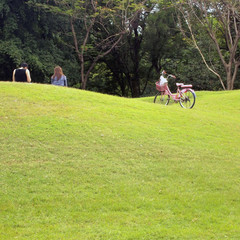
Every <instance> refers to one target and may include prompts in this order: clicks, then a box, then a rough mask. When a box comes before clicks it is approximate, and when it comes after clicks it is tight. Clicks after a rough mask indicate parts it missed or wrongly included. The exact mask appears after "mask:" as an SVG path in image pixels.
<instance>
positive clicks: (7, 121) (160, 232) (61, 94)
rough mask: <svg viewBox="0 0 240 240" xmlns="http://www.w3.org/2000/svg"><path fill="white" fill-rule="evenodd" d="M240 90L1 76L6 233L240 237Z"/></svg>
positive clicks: (1, 232) (155, 239) (1, 197)
mask: <svg viewBox="0 0 240 240" xmlns="http://www.w3.org/2000/svg"><path fill="white" fill-rule="evenodd" d="M239 93H240V92H239V91H226V92H197V103H196V106H195V107H194V109H192V110H184V109H182V108H181V107H180V106H179V105H178V104H174V105H170V106H167V107H166V106H159V105H154V104H153V103H152V102H153V97H151V98H140V99H125V98H120V97H114V96H109V95H106V94H104V95H103V94H96V93H92V92H89V91H81V90H77V89H71V88H62V87H56V86H48V85H40V84H21V83H0V98H1V102H0V128H1V135H0V151H1V155H0V183H1V188H0V210H1V214H0V238H1V240H11V239H20V240H23V239H24V240H25V239H28V240H31V239H39V240H46V239H49V240H50V239H51V240H58V239H69V240H73V239H84V240H85V239H102V240H106V239H112V240H115V239H119V240H120V239H121V240H123V239H151V240H159V239H206V240H207V239H225V238H226V239H238V238H239V236H240V230H239V225H240V205H239V199H240V193H239V187H240V186H239V184H240V183H239V158H240V152H239V142H240V138H239V130H240V121H239V120H240V119H239V110H240V106H239V104H238V103H239V101H240V94H239ZM176 123H177V124H176Z"/></svg>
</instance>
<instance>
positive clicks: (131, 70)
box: [0, 0, 240, 97]
mask: <svg viewBox="0 0 240 240" xmlns="http://www.w3.org/2000/svg"><path fill="white" fill-rule="evenodd" d="M198 2H202V3H203V2H208V1H207V0H205V1H187V2H185V5H184V4H183V3H181V1H178V4H180V6H181V8H180V7H179V5H178V8H177V10H182V13H183V12H185V13H187V8H186V7H188V6H190V5H188V6H187V3H188V4H190V3H193V4H195V5H194V10H195V11H196V12H195V18H196V17H198V18H199V20H200V17H202V16H203V15H204V14H203V13H204V12H203V10H204V9H201V8H200V7H199V6H200V5H198V4H197V3H198ZM209 2H210V1H209ZM212 2H214V3H216V2H218V1H212ZM223 2H224V1H221V4H222V3H223ZM230 2H234V1H230ZM174 3H176V1H174ZM217 6H221V5H220V1H219V4H218V5H217ZM234 6H235V7H236V9H238V10H237V11H235V12H233V11H229V15H227V16H228V18H227V19H226V21H227V20H228V21H229V25H228V28H227V29H228V33H232V34H231V36H230V37H229V36H228V35H226V33H225V34H224V31H223V30H224V26H225V25H224V22H222V19H223V17H222V18H220V17H221V16H222V14H223V13H225V11H223V10H221V8H220V9H218V11H217V10H216V11H215V10H214V11H213V10H212V12H211V18H212V19H211V22H210V23H211V24H213V25H211V26H212V28H214V29H215V30H214V34H215V35H214V36H215V38H216V41H215V42H214V41H211V40H213V37H212V38H211V35H210V38H209V37H208V36H209V32H206V31H205V29H204V27H206V24H207V22H206V24H205V25H203V26H201V24H200V23H203V22H200V23H199V24H195V25H194V26H193V25H191V26H193V27H192V30H195V29H196V30H197V31H195V32H193V33H194V35H193V36H194V40H195V41H196V42H195V43H196V45H197V46H198V47H199V49H200V50H201V52H200V53H199V51H198V50H196V48H195V47H196V46H195V45H194V44H192V45H189V41H188V39H191V40H192V38H191V34H190V33H191V32H189V28H188V26H187V24H186V23H190V20H192V19H190V18H189V21H185V22H183V21H181V22H179V20H181V19H182V20H184V17H186V16H185V15H180V14H178V13H179V12H178V11H176V8H175V4H172V1H171V0H162V1H160V0H156V1H150V0H145V1H144V0H135V1H132V0H130V1H124V0H117V1H92V0H91V1H80V0H74V1H72V0H71V1H68V0H66V1H59V0H54V1H42V0H32V1H30V0H28V1H25V0H18V1H10V0H2V1H1V3H0V36H1V37H0V80H11V76H12V71H13V69H14V68H16V67H18V66H19V65H20V63H21V62H22V61H26V62H28V64H29V67H30V71H31V75H32V80H33V82H39V83H50V77H51V75H52V73H53V68H54V67H55V66H56V65H60V66H61V67H62V68H63V70H64V73H65V74H66V75H67V77H68V82H69V86H72V87H77V88H83V89H88V90H94V91H99V92H104V93H109V94H116V95H120V96H131V97H139V96H144V95H151V94H153V93H154V92H155V86H154V83H155V82H156V81H157V79H158V78H159V73H160V72H161V70H163V69H166V70H167V71H168V72H171V73H174V74H175V75H177V76H178V79H177V80H178V81H183V82H186V83H191V84H193V85H194V88H195V89H200V90H202V89H206V90H218V89H222V88H223V86H227V88H228V89H234V88H239V87H240V80H239V75H240V74H239V68H238V67H239V63H238V61H239V58H240V54H239V53H240V50H239V48H240V43H239V38H238V36H239V32H240V31H239V32H238V30H239V25H240V21H239V8H237V7H239V5H234ZM192 7H193V6H192ZM184 8H185V9H184ZM212 9H213V8H212ZM187 16H188V17H190V15H187ZM223 16H226V14H225V15H224V14H223ZM209 19H210V18H208V20H209ZM179 23H181V24H179ZM196 27H197V28H196ZM182 33H184V34H182ZM226 41H227V42H226ZM216 42H217V43H218V45H217V48H216ZM233 45H234V46H235V47H234V49H233ZM231 46H232V48H231ZM218 47H219V51H220V53H221V54H222V56H221V55H220V54H219V51H218ZM233 50H234V51H233ZM232 53H234V54H232ZM201 54H202V55H203V56H205V58H202V56H201ZM206 56H207V57H206ZM206 63H207V65H208V66H209V67H210V68H211V69H213V71H214V72H217V74H216V75H214V74H212V73H211V72H210V71H208V69H207V68H206V66H205V65H206ZM227 69H230V70H231V71H230V70H229V73H228V72H227ZM226 75H227V76H226ZM219 77H220V79H221V82H220V81H219ZM229 79H230V80H229ZM231 79H232V80H231ZM169 85H170V87H172V88H174V85H175V82H169Z"/></svg>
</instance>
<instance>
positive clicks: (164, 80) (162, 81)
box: [159, 76, 168, 86]
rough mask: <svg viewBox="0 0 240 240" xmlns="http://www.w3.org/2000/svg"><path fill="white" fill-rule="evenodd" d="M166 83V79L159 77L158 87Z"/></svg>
mask: <svg viewBox="0 0 240 240" xmlns="http://www.w3.org/2000/svg"><path fill="white" fill-rule="evenodd" d="M167 82H168V80H167V78H165V77H163V76H161V77H160V83H159V85H160V86H163V85H164V84H165V83H167Z"/></svg>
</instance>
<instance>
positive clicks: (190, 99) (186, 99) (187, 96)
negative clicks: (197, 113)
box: [179, 89, 196, 109]
mask: <svg viewBox="0 0 240 240" xmlns="http://www.w3.org/2000/svg"><path fill="white" fill-rule="evenodd" d="M195 101H196V94H195V93H194V92H193V91H192V90H190V89H189V90H187V92H185V93H183V94H182V95H181V97H180V102H179V103H180V105H181V107H182V108H188V109H190V108H193V106H194V104H195Z"/></svg>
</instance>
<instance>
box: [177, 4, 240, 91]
mask: <svg viewBox="0 0 240 240" xmlns="http://www.w3.org/2000/svg"><path fill="white" fill-rule="evenodd" d="M174 4H175V5H176V7H177V10H178V11H179V12H180V13H181V16H179V26H180V27H181V30H182V33H183V34H184V36H185V39H186V40H188V41H189V42H191V43H192V44H193V45H194V46H195V47H196V48H197V49H198V51H199V53H200V55H201V57H202V59H203V61H204V63H205V65H206V66H207V68H208V69H209V70H210V71H211V72H212V73H214V74H215V75H217V76H218V78H219V80H220V82H221V84H222V87H223V89H228V90H232V89H233V88H234V81H235V80H236V77H237V72H238V68H239V66H240V54H239V47H240V44H239V40H240V3H239V1H237V0H221V1H220V0H218V1H216V0H188V1H177V3H176V2H175V1H174ZM185 26H187V28H188V32H186V31H185ZM200 33H206V34H207V35H208V36H209V37H210V39H211V41H212V43H213V44H214V46H215V50H216V52H217V54H218V56H219V59H220V61H221V63H222V65H223V67H224V70H225V75H226V83H227V84H226V85H227V87H226V86H225V84H224V81H223V80H222V77H221V74H220V73H219V70H217V69H214V67H212V66H210V64H209V63H208V61H207V56H206V55H205V54H204V52H203V50H202V48H201V47H200V44H199V39H200V38H199V36H201V35H200Z"/></svg>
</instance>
